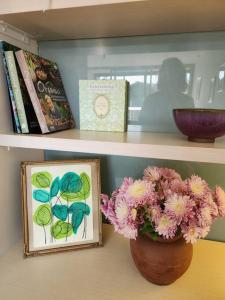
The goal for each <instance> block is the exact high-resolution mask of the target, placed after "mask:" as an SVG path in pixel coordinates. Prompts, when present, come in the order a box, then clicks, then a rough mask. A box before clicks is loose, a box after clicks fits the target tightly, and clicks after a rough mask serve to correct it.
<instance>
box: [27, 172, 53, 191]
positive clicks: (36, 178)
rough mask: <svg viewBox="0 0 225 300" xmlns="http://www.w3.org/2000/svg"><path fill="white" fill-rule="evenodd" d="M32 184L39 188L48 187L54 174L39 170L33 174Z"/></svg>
mask: <svg viewBox="0 0 225 300" xmlns="http://www.w3.org/2000/svg"><path fill="white" fill-rule="evenodd" d="M31 181H32V185H34V186H35V187H37V188H47V187H49V186H50V184H51V181H52V175H51V174H50V173H49V172H38V173H34V174H33V175H32V179H31Z"/></svg>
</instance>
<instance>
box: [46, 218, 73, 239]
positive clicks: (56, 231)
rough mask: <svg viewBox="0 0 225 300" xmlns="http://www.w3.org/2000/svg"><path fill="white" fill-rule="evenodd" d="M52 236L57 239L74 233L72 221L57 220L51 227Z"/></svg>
mask: <svg viewBox="0 0 225 300" xmlns="http://www.w3.org/2000/svg"><path fill="white" fill-rule="evenodd" d="M51 233H52V236H53V237H54V238H55V239H62V238H65V237H68V236H71V235H72V234H73V228H72V225H71V224H70V223H66V222H63V221H57V222H56V223H55V224H54V225H52V228H51Z"/></svg>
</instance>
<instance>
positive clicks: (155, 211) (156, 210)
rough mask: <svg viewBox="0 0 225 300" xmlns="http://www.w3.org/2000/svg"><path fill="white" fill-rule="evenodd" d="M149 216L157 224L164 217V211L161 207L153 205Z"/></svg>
mask: <svg viewBox="0 0 225 300" xmlns="http://www.w3.org/2000/svg"><path fill="white" fill-rule="evenodd" d="M147 211H148V215H149V218H150V219H151V220H152V221H153V222H154V223H157V222H158V221H159V219H160V217H161V216H162V209H161V207H160V206H159V205H157V204H156V205H153V206H151V207H149V208H148V210H147Z"/></svg>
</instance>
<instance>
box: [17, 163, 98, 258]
mask: <svg viewBox="0 0 225 300" xmlns="http://www.w3.org/2000/svg"><path fill="white" fill-rule="evenodd" d="M21 170H22V193H23V225H24V226H23V227H24V254H25V255H26V256H31V255H33V256H34V255H39V254H47V253H55V252H61V251H67V250H74V249H77V248H87V247H94V246H100V245H101V244H102V237H101V236H102V230H101V227H102V222H101V212H100V208H99V206H100V162H99V160H98V159H91V160H85V159H84V160H70V161H44V162H23V163H22V168H21Z"/></svg>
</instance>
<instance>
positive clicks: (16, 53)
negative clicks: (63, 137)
mask: <svg viewBox="0 0 225 300" xmlns="http://www.w3.org/2000/svg"><path fill="white" fill-rule="evenodd" d="M0 53H1V56H2V60H3V66H4V71H5V76H6V81H7V85H8V92H9V99H10V106H11V113H12V123H13V128H14V132H16V133H48V132H53V131H58V130H63V129H67V128H72V127H74V119H73V116H72V113H71V109H70V106H69V102H68V100H67V97H66V93H65V90H64V87H63V83H62V78H61V76H60V73H59V68H58V65H57V64H56V63H55V62H52V61H50V60H47V59H45V58H43V57H40V56H38V55H35V54H33V53H30V52H28V51H25V50H21V49H19V48H17V47H15V46H14V45H11V44H9V43H7V42H5V41H1V42H0Z"/></svg>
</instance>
